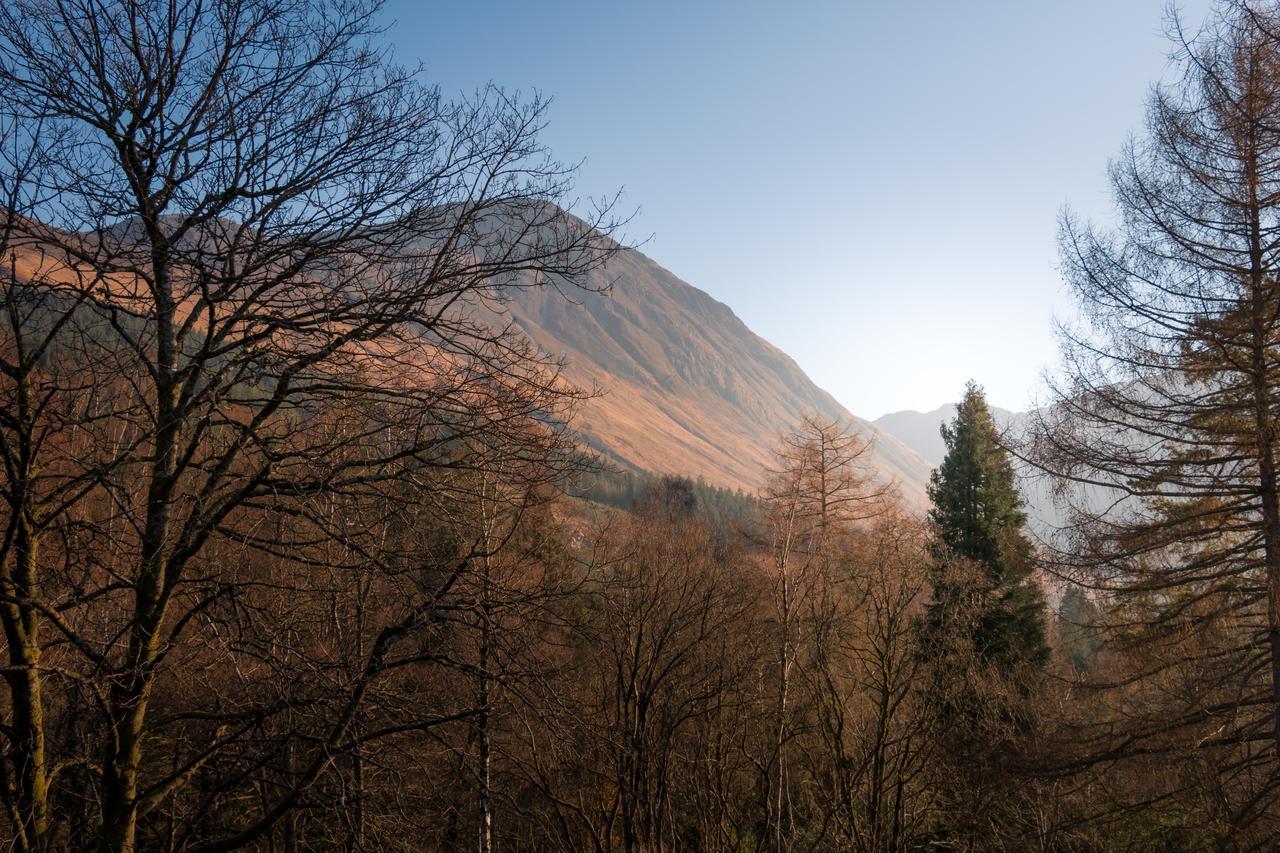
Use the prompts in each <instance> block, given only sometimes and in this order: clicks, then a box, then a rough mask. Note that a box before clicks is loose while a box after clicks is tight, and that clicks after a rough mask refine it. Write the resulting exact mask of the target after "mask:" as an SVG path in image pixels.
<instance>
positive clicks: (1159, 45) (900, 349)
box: [387, 0, 1209, 418]
mask: <svg viewBox="0 0 1280 853" xmlns="http://www.w3.org/2000/svg"><path fill="white" fill-rule="evenodd" d="M1179 7H1180V8H1181V9H1182V11H1183V14H1184V17H1185V19H1186V20H1187V21H1188V22H1190V23H1192V24H1195V25H1198V24H1199V22H1200V20H1201V19H1202V18H1203V16H1204V14H1205V12H1206V10H1207V9H1208V8H1209V0H1182V2H1181V3H1180V4H1179ZM1164 11H1165V3H1164V2H1163V0H1075V2H1071V3H1058V2H1048V0H1043V2H1041V1H1040V0H1036V1H1035V2H1028V0H1003V1H1002V2H995V0H990V2H984V0H972V2H963V3H960V2H954V1H953V0H879V2H874V3H873V2H803V0H792V2H770V3H763V2H761V3H756V2H721V3H712V2H695V0H684V2H654V1H653V0H650V2H640V0H634V2H625V3H610V2H599V0H593V1H592V2H582V3H577V2H548V0H544V2H537V3H535V2H528V0H523V1H522V2H479V1H478V0H477V1H476V2H458V3H449V4H444V3H439V4H437V3H423V2H420V0H392V2H390V4H389V6H388V9H387V14H388V16H389V18H390V19H392V20H394V21H395V24H394V26H393V27H392V29H391V30H390V32H389V37H390V38H391V39H392V40H393V41H394V43H395V46H396V52H395V55H396V58H397V59H399V60H400V61H402V62H406V63H407V62H412V61H416V60H421V61H422V62H423V63H424V65H425V69H426V75H427V78H428V79H430V80H433V81H435V82H439V83H440V84H442V85H443V86H444V88H445V90H446V91H448V92H459V91H464V90H466V91H469V90H474V89H475V88H476V87H478V86H480V85H482V84H484V83H485V82H486V81H493V82H495V83H497V84H499V85H502V86H505V87H508V88H511V89H521V90H525V91H529V90H532V89H538V90H541V91H542V92H544V93H545V94H547V95H550V96H552V97H553V98H554V99H555V103H554V105H553V107H552V110H551V113H550V121H551V124H550V127H549V128H548V130H547V133H546V134H545V137H544V139H545V141H546V143H547V144H548V145H550V147H551V148H552V150H553V151H554V152H555V154H556V155H557V156H558V157H560V158H561V159H565V160H577V159H580V158H585V160H586V162H585V164H584V166H583V168H582V172H581V176H580V180H579V189H580V191H582V192H584V193H587V194H592V195H599V194H602V193H608V192H611V191H613V190H617V189H619V188H622V189H624V190H625V197H624V206H625V207H628V208H639V213H638V215H637V217H636V219H635V220H634V222H633V225H632V227H631V234H632V236H633V237H636V238H644V237H648V236H650V235H652V239H651V240H650V241H649V242H648V243H647V244H646V245H645V246H644V248H643V251H644V252H645V253H646V254H648V255H650V256H651V257H653V258H654V259H655V260H657V261H658V262H659V263H661V264H663V265H664V266H666V267H667V268H669V269H671V270H672V271H673V272H675V273H676V274H677V275H679V276H680V277H681V278H683V279H685V280H686V281H688V282H689V283H691V284H693V285H695V286H697V287H700V288H702V289H703V290H706V291H707V292H709V293H710V294H711V295H712V296H714V297H716V298H717V299H719V300H721V301H723V302H726V303H727V304H728V305H730V306H731V307H732V308H733V309H734V311H736V312H737V314H738V315H739V316H740V317H742V318H743V320H745V321H746V323H747V325H749V326H750V327H751V328H752V329H753V330H755V331H756V332H757V333H759V334H760V335H762V336H763V337H765V338H766V339H768V340H769V341H771V342H773V343H774V344H776V345H778V346H779V347H781V348H782V349H783V350H785V351H786V352H788V353H790V354H791V355H792V356H793V357H794V358H795V359H796V360H797V361H798V362H799V363H800V366H801V367H803V368H804V369H805V370H806V371H807V372H808V373H809V375H810V376H812V377H813V379H814V380H815V381H816V382H817V383H818V384H819V385H821V386H822V387H824V388H825V389H827V390H828V391H830V392H831V393H832V394H834V395H835V396H836V398H837V399H839V400H840V401H841V402H842V403H844V404H845V406H847V407H848V408H849V409H850V410H851V411H853V412H854V413H856V414H859V415H862V416H863V417H868V418H874V417H877V416H879V415H881V414H883V413H885V412H889V411H894V410H897V409H906V408H914V409H931V408H933V407H935V406H938V405H940V404H941V403H943V402H946V401H949V400H954V399H956V398H957V397H958V396H959V394H960V392H961V389H962V386H963V384H964V382H965V380H966V379H968V378H970V377H972V378H974V379H977V380H978V381H979V382H981V383H983V384H984V385H985V386H986V388H987V391H988V395H989V396H990V398H991V400H992V402H993V403H995V404H997V405H1000V406H1004V407H1008V408H1015V409H1016V408H1023V407H1025V406H1026V405H1027V403H1028V402H1029V401H1030V400H1031V399H1032V398H1033V396H1034V395H1035V393H1036V389H1037V386H1038V384H1039V380H1040V374H1041V372H1042V370H1043V369H1044V367H1046V366H1049V365H1051V364H1052V363H1053V361H1054V360H1055V358H1056V345H1055V343H1054V341H1053V339H1052V334H1051V318H1052V317H1053V315H1054V313H1055V312H1057V313H1058V314H1060V315H1061V314H1064V313H1066V312H1069V310H1070V302H1069V299H1068V298H1067V296H1066V294H1065V292H1064V290H1063V287H1062V284H1061V281H1060V278H1059V276H1058V273H1057V271H1056V267H1057V250H1056V219H1057V215H1058V212H1059V211H1060V209H1061V208H1062V206H1063V205H1064V204H1066V203H1070V204H1071V206H1072V207H1073V208H1074V209H1076V210H1077V211H1079V212H1081V213H1085V214H1092V215H1094V216H1095V217H1105V216H1107V215H1108V213H1109V210H1110V205H1109V191H1108V189H1107V184H1106V176H1105V170H1106V164H1107V161H1108V159H1109V158H1110V157H1111V156H1112V155H1114V154H1115V153H1116V152H1117V151H1118V149H1119V147H1120V146H1121V145H1122V143H1123V142H1124V140H1125V138H1126V137H1127V136H1128V135H1129V134H1130V133H1132V132H1134V131H1137V130H1138V129H1139V128H1140V126H1141V122H1142V116H1143V103H1144V100H1145V98H1146V94H1147V92H1148V89H1149V87H1150V85H1151V83H1152V82H1153V81H1155V80H1156V79H1157V78H1159V77H1160V76H1161V74H1163V73H1165V72H1166V70H1167V64H1168V53H1169V44H1168V42H1167V40H1166V39H1165V37H1164V35H1163V28H1164V20H1165V16H1164Z"/></svg>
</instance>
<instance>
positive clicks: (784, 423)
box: [507, 250, 931, 507]
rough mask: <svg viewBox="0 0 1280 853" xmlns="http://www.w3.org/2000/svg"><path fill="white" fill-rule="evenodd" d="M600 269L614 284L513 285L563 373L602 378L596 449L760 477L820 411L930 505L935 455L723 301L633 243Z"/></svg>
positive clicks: (589, 418) (716, 474)
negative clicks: (838, 394)
mask: <svg viewBox="0 0 1280 853" xmlns="http://www.w3.org/2000/svg"><path fill="white" fill-rule="evenodd" d="M593 276H594V277H593V284H594V285H596V286H598V287H600V288H604V287H605V286H606V285H607V284H608V283H609V282H610V281H612V282H613V286H612V288H610V289H609V290H608V292H607V293H590V292H587V293H584V292H582V291H579V290H576V289H575V290H569V291H567V294H561V293H559V292H557V291H556V290H555V289H552V288H523V287H517V288H512V289H511V290H510V291H509V296H510V302H509V304H508V306H507V307H508V310H509V312H510V315H511V318H512V319H513V320H514V321H515V323H516V324H517V325H518V326H519V327H520V328H521V329H523V330H524V331H525V332H526V333H527V334H528V335H529V336H530V337H531V338H533V339H534V340H535V341H536V342H537V343H538V344H540V345H541V346H542V347H543V348H545V349H546V350H548V351H549V352H551V353H553V354H559V355H563V356H564V357H565V358H566V359H567V362H568V367H567V369H566V374H565V375H566V378H568V379H569V380H571V381H573V382H575V383H577V384H579V385H582V386H587V387H590V386H598V387H599V388H600V389H601V390H603V392H604V393H603V394H602V395H601V396H599V397H598V398H596V399H592V400H590V401H588V402H587V403H585V404H584V405H583V406H582V408H581V410H580V412H579V415H578V419H577V426H578V429H579V431H580V432H581V433H582V434H583V436H584V437H585V438H586V440H587V442H588V443H589V444H590V445H591V446H592V447H594V448H595V449H596V450H598V451H600V452H601V453H603V454H604V455H605V456H607V457H609V458H611V459H612V460H614V461H615V462H616V463H617V464H619V465H621V466H623V467H626V468H631V469H638V470H643V471H649V472H654V473H670V474H684V475H694V476H696V475H701V476H703V477H705V478H706V479H707V480H708V481H709V482H711V483H715V484H717V485H723V486H729V487H734V488H737V487H741V488H746V489H754V488H756V487H758V486H759V485H760V483H761V481H762V479H763V477H764V474H765V471H766V469H767V468H768V466H769V465H770V464H771V463H772V460H773V451H774V448H775V447H776V445H777V440H778V437H779V435H780V433H781V432H782V431H783V430H786V429H788V428H790V427H792V426H793V425H795V424H796V422H797V421H798V420H799V418H800V416H801V415H802V414H805V413H817V414H820V415H824V416H827V417H831V418H839V419H843V420H846V421H848V422H850V423H851V424H853V426H854V427H855V428H857V429H858V430H861V431H862V432H863V433H864V434H865V435H867V436H871V437H873V438H874V440H875V450H874V454H875V458H874V460H873V465H874V466H875V468H876V469H877V470H878V472H879V474H880V475H881V476H882V477H883V478H885V479H887V480H893V481H896V482H898V483H899V485H900V488H901V491H902V494H903V497H904V498H906V499H907V501H908V502H909V503H911V504H912V505H915V506H917V507H921V506H924V502H925V500H926V499H925V493H924V486H925V483H926V482H927V480H928V476H929V471H930V468H931V466H930V465H929V463H928V462H926V461H925V460H924V459H922V458H921V457H920V456H919V455H918V454H916V453H915V451H913V450H911V449H910V448H908V447H907V446H906V445H904V444H903V443H902V442H900V441H899V440H898V439H896V438H894V437H892V436H890V435H888V434H885V433H881V432H880V431H879V430H877V429H876V427H875V426H873V425H872V424H870V423H868V422H867V421H864V420H862V419H860V418H857V417H855V416H854V415H852V414H851V413H850V412H848V411H847V410H846V409H845V408H844V407H843V406H841V405H840V404H839V403H838V402H836V400H835V399H834V398H833V397H832V396H831V395H830V394H828V393H827V392H825V391H823V390H822V389H821V388H819V387H817V386H816V385H815V384H814V383H813V381H812V380H810V379H809V377H808V376H806V375H805V373H804V371H803V370H801V369H800V367H799V366H798V365H797V364H796V363H795V362H794V361H793V360H792V359H791V358H790V357H789V356H788V355H787V354H786V353H784V352H782V351H781V350H779V349H778V348H777V347H775V346H773V345H772V344H770V343H769V342H768V341H766V340H764V339H763V338H761V337H760V336H758V335H756V334H755V333H754V332H752V331H751V330H750V329H749V328H747V326H746V324H744V323H743V322H742V321H741V320H740V319H739V318H738V317H737V315H735V314H734V313H733V311H732V310H730V308H729V307H728V306H727V305H724V304H723V303H721V302H717V301H716V300H715V299H713V298H711V297H710V296H709V295H707V294H706V293H704V292H703V291H701V290H698V289H697V288H696V287H693V286H691V285H689V284H687V283H685V282H684V281H681V280H680V279H679V278H677V277H676V276H675V275H673V274H672V273H671V272H669V271H668V270H666V269H664V268H663V267H661V266H660V265H658V264H657V263H655V262H654V261H653V260H651V259H649V258H648V257H646V256H645V255H643V254H642V253H640V252H639V251H636V250H624V251H622V252H620V253H619V254H618V255H617V256H616V257H615V258H614V259H613V260H612V261H611V262H610V264H609V266H608V268H607V269H606V270H603V271H600V272H597V273H594V274H593ZM566 295H567V296H568V297H569V298H565V297H566Z"/></svg>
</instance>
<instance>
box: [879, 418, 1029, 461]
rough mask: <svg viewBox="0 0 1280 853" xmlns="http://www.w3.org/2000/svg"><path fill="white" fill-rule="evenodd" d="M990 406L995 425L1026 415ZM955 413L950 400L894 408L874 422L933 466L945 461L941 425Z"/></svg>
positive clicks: (1004, 427)
mask: <svg viewBox="0 0 1280 853" xmlns="http://www.w3.org/2000/svg"><path fill="white" fill-rule="evenodd" d="M990 409H991V415H992V417H994V418H995V422H996V426H998V427H999V428H1001V429H1006V428H1008V427H1009V426H1010V425H1012V424H1015V423H1019V422H1020V420H1021V418H1022V417H1023V416H1022V414H1021V413H1018V412H1010V411H1008V410H1007V409H1001V408H999V407H998V406H991V407H990ZM955 416H956V407H955V404H954V403H947V404H946V405H944V406H939V407H938V408H936V409H934V410H933V411H931V412H916V411H911V410H907V411H902V412H891V413H889V414H887V415H881V416H880V417H878V418H876V419H875V420H874V421H872V423H873V424H874V425H875V427H876V428H877V429H879V430H881V431H882V432H885V433H888V434H889V435H891V436H893V437H894V438H896V439H898V440H899V441H901V442H902V443H903V444H905V445H906V446H907V447H910V448H911V449H912V450H914V451H915V452H916V453H918V454H920V456H921V457H922V458H923V459H924V460H925V461H926V462H928V463H929V464H930V466H937V465H941V464H942V458H943V457H944V456H946V454H947V446H946V444H944V443H943V441H942V432H941V428H942V425H943V424H944V423H948V422H950V421H952V420H953V419H954V418H955Z"/></svg>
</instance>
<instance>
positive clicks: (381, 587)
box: [0, 0, 1280, 853]
mask: <svg viewBox="0 0 1280 853" xmlns="http://www.w3.org/2000/svg"><path fill="white" fill-rule="evenodd" d="M379 14H380V7H379V4H378V3H376V2H365V0H189V2H183V0H170V1H169V2H139V0H59V2H56V3H55V2H46V0H10V2H7V3H5V4H3V5H0V258H3V276H2V277H0V462H2V463H3V465H2V466H0V496H2V497H3V501H2V502H0V524H2V526H3V538H0V628H2V629H3V635H4V647H3V660H2V664H0V676H2V679H3V684H2V686H0V807H2V809H0V839H3V844H4V846H5V847H6V848H7V849H11V850H14V851H21V853H35V851H63V850H101V851H134V850H157V851H159V850H163V851H200V853H213V851H227V850H236V849H249V850H270V851H277V850H279V851H300V850H351V851H355V850H406V851H409V850H413V851H417V850H478V851H481V853H490V851H494V850H547V851H551V850H592V851H614V850H625V851H677V850H706V851H762V850H771V851H823V850H842V851H843V850H857V851H898V850H923V849H956V850H1043V851H1051V850H1052V851H1058V850H1062V851H1074V850H1153V851H1154V850H1201V849H1213V850H1223V851H1226V850H1264V849H1275V848H1276V847H1277V846H1280V481H1278V480H1277V465H1278V464H1280V460H1278V459H1277V455H1278V453H1280V432H1278V430H1280V284H1278V279H1277V276H1278V274H1280V6H1277V5H1276V4H1273V3H1255V2H1245V0H1224V1H1223V2H1221V3H1219V4H1218V6H1217V7H1216V9H1215V12H1214V14H1213V16H1212V17H1211V18H1210V20H1209V22H1208V23H1207V24H1206V25H1205V28H1204V29H1203V30H1201V31H1198V32H1196V33H1194V34H1189V33H1184V32H1183V31H1182V30H1181V29H1179V28H1177V27H1176V26H1175V27H1173V28H1172V29H1171V33H1170V35H1171V50H1172V52H1173V57H1174V58H1173V60H1172V61H1173V63H1174V67H1175V68H1176V70H1177V72H1178V73H1177V75H1176V76H1174V77H1173V78H1172V79H1171V80H1169V81H1167V82H1165V83H1162V84H1160V85H1158V86H1156V87H1154V88H1153V90H1152V93H1151V96H1150V98H1149V102H1148V107H1147V113H1146V116H1145V124H1144V130H1143V131H1142V132H1141V133H1139V134H1138V135H1136V136H1135V137H1134V138H1133V140H1131V141H1130V142H1129V143H1128V144H1127V145H1126V146H1125V147H1124V148H1123V149H1122V150H1121V152H1120V154H1119V155H1118V156H1117V157H1116V159H1115V160H1114V161H1113V162H1112V165H1111V170H1110V178H1111V183H1112V186H1113V191H1114V204H1115V214H1116V216H1115V220H1114V223H1111V224H1107V225H1095V224H1091V223H1090V222H1088V221H1083V220H1082V219H1080V218H1078V217H1076V216H1074V215H1072V214H1070V213H1066V214H1064V215H1063V217H1062V220H1061V225H1060V233H1059V237H1060V246H1061V257H1060V264H1061V268H1062V272H1063V276H1064V280H1065V282H1066V285H1067V286H1068V287H1069V289H1070V291H1071V293H1072V294H1073V296H1074V298H1075V299H1076V301H1077V304H1078V306H1079V308H1080V312H1079V318H1078V320H1075V321H1071V322H1064V323H1062V324H1061V325H1060V327H1059V328H1058V329H1057V334H1058V336H1059V339H1060V341H1061V344H1062V354H1063V355H1062V364H1061V367H1060V370H1059V371H1057V372H1056V373H1055V375H1054V379H1053V383H1052V385H1051V394H1052V399H1051V400H1050V401H1048V403H1047V404H1046V405H1045V406H1043V407H1041V408H1039V409H1037V410H1036V411H1035V412H1034V413H1033V416H1032V418H1031V420H1030V422H1029V424H1028V426H1027V427H1026V428H1025V429H1023V430H1021V431H1020V432H1018V433H1017V434H1014V433H1012V432H1004V431H1001V430H999V429H997V427H996V423H995V421H994V420H993V417H992V414H991V412H990V410H989V407H988V403H987V401H986V398H985V395H984V392H983V389H982V387H981V386H980V385H978V384H976V383H970V385H969V386H968V387H967V388H965V389H963V392H962V397H961V399H960V400H959V405H958V409H957V414H956V416H955V418H954V419H953V420H952V421H951V422H950V423H949V424H947V425H946V426H945V427H944V428H943V438H944V440H945V442H946V447H947V454H946V458H945V460H944V461H943V463H942V464H941V466H939V467H938V468H937V469H936V470H935V471H934V473H933V476H932V479H931V481H930V485H929V490H928V496H929V500H930V503H931V508H930V510H929V511H928V512H927V513H920V512H917V511H915V510H914V509H913V508H912V507H911V506H909V505H908V504H907V503H906V502H904V501H903V500H902V498H901V495H900V494H899V493H898V491H897V489H896V488H895V486H894V484H893V483H888V482H885V481H883V480H882V479H881V478H879V477H878V476H877V475H876V472H875V471H874V470H873V469H872V468H871V466H870V465H869V464H868V459H869V451H870V449H871V440H870V438H869V437H867V436H865V435H861V434H859V433H858V432H857V431H856V430H855V429H853V428H852V427H851V426H850V425H849V424H844V423H840V422H837V421H834V420H830V419H825V418H822V417H819V416H816V415H814V416H807V417H804V418H802V419H801V420H800V421H799V422H797V423H796V424H795V425H794V427H793V429H792V430H790V431H789V432H787V433H786V434H783V435H780V436H778V441H777V445H776V447H775V448H773V451H774V453H773V455H774V460H775V461H774V463H773V465H772V466H771V468H770V470H767V471H761V472H760V482H761V483H763V484H764V485H763V486H762V487H761V488H760V490H759V492H758V493H757V494H746V493H745V492H742V491H732V490H729V489H724V488H718V487H716V486H713V485H709V484H708V483H707V482H706V481H704V480H701V479H698V478H696V477H692V478H686V477H680V476H670V475H668V476H657V475H648V474H643V473H639V472H635V471H629V472H628V471H625V470H619V469H618V468H616V467H614V466H612V465H611V464H610V462H609V460H608V459H606V458H603V457H601V456H598V455H594V454H592V453H591V452H589V451H588V450H587V449H586V448H585V447H584V446H583V444H582V442H581V441H580V440H579V438H578V436H577V434H576V433H575V430H574V410H575V406H576V405H577V404H578V403H579V402H580V401H582V400H583V399H585V398H586V397H587V396H588V395H589V394H590V393H592V391H591V389H583V388H578V387H574V386H573V385H571V384H570V383H569V382H567V381H566V380H565V378H564V377H563V375H562V369H563V366H564V365H563V362H562V360H561V359H560V358H559V357H558V356H556V355H555V354H553V353H548V352H545V351H543V350H541V349H539V348H538V347H537V346H536V345H535V344H533V343H532V342H531V341H530V340H529V339H528V338H527V337H526V336H524V335H523V334H522V333H521V331H520V329H518V328H517V327H516V326H515V325H514V324H511V323H505V322H503V321H502V320H501V317H502V314H501V311H500V308H501V306H502V304H503V302H504V300H506V299H507V298H509V296H510V294H511V289H512V288H519V287H555V288H558V289H560V290H562V291H564V292H566V294H572V292H573V290H574V289H575V288H584V287H592V286H594V285H593V284H591V282H593V281H596V280H597V279H594V278H591V276H590V274H591V273H593V272H595V271H598V270H600V269H605V270H607V269H608V265H609V263H610V260H611V259H612V258H614V257H616V256H617V255H618V254H619V253H623V252H627V251H630V247H629V246H628V245H627V243H626V240H625V238H624V236H623V235H624V231H623V229H624V226H625V224H626V221H627V216H626V215H625V214H624V213H622V212H620V211H619V210H618V205H617V203H616V199H601V200H598V201H595V202H591V201H588V202H586V203H582V202H575V196H574V184H573V180H574V176H575V167H574V166H572V165H566V164H563V163H561V162H559V161H558V160H556V159H555V157H554V156H553V154H552V152H550V151H549V150H548V149H547V148H546V146H545V145H544V144H543V143H542V141H541V136H540V134H541V133H542V132H543V128H544V125H545V123H546V121H547V112H546V110H547V101H546V100H545V99H543V98H542V97H540V96H533V97H528V96H523V95H520V94H517V93H514V92H510V91H507V90H504V89H501V88H499V87H496V86H490V87H487V88H485V89H482V90H481V91H478V92H476V93H474V95H473V96H469V97H465V98H449V97H446V96H445V95H444V94H443V93H442V91H441V89H440V88H439V87H436V86H432V85H429V84H427V83H425V82H424V81H423V80H422V79H421V78H420V76H419V75H418V74H417V72H415V71H414V70H412V69H406V68H403V67H400V66H398V65H396V64H394V63H393V62H392V61H391V60H390V58H389V57H388V55H387V53H386V51H384V50H382V49H380V48H379V47H378V42H377V37H378V34H379V33H380V32H381V30H380V28H381V27H382V26H383V22H382V20H381V18H380V17H379ZM1135 118H1137V117H1135ZM619 286H622V285H619ZM495 318H498V319H495ZM1048 333H1049V330H1046V334H1048ZM957 357H959V355H957ZM879 369H887V368H884V367H883V366H882V367H881V368H879ZM958 390H959V389H958ZM691 473H692V472H691ZM1027 476H1034V477H1037V478H1041V479H1042V480H1043V482H1044V483H1047V484H1048V485H1049V488H1050V489H1051V491H1052V494H1053V496H1054V498H1055V500H1056V502H1057V505H1058V508H1059V511H1060V513H1061V518H1062V521H1061V524H1060V526H1058V527H1056V528H1055V529H1053V530H1050V531H1044V530H1036V529H1033V525H1032V524H1031V522H1030V519H1029V517H1028V510H1027V507H1026V506H1025V504H1024V500H1023V498H1022V497H1021V495H1020V492H1019V480H1020V478H1022V477H1027Z"/></svg>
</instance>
